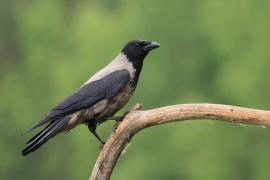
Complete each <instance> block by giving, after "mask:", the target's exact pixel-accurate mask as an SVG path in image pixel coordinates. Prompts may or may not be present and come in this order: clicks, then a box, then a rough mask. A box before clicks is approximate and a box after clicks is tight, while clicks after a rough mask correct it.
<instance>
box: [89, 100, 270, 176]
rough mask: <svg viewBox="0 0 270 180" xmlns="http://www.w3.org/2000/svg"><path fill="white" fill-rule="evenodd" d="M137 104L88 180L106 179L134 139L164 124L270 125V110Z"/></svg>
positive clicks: (112, 135) (220, 106) (202, 105)
mask: <svg viewBox="0 0 270 180" xmlns="http://www.w3.org/2000/svg"><path fill="white" fill-rule="evenodd" d="M140 108H141V105H139V104H137V105H135V106H134V107H133V108H132V110H131V111H130V113H128V114H127V115H126V116H125V118H124V119H123V121H121V123H120V124H119V126H118V128H117V129H116V131H115V132H113V133H112V134H111V135H110V137H109V138H108V140H107V142H106V144H105V145H104V147H103V149H102V151H101V152H100V154H99V157H98V159H97V161H96V164H95V166H94V169H93V171H92V175H91V177H90V178H89V180H107V179H109V178H110V176H111V173H112V171H113V168H114V166H115V164H116V163H117V160H118V158H119V156H120V154H121V152H122V151H123V149H124V148H125V146H126V145H127V144H128V143H129V141H130V140H131V138H132V137H133V136H134V135H135V134H136V133H137V132H139V131H140V130H142V129H145V128H147V127H150V126H155V125H159V124H163V123H169V122H175V121H183V120H191V119H216V120H223V121H229V122H235V123H245V124H256V125H260V126H269V125H270V111H264V110H257V109H250V108H242V107H236V106H230V105H220V104H180V105H173V106H166V107H162V108H157V109H152V110H147V111H141V110H140Z"/></svg>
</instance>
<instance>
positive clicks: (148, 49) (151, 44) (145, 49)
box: [143, 41, 160, 51]
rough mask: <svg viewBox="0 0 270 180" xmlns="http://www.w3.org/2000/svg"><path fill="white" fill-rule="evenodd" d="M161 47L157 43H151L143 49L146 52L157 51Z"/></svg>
mask: <svg viewBox="0 0 270 180" xmlns="http://www.w3.org/2000/svg"><path fill="white" fill-rule="evenodd" d="M159 47H160V44H158V43H157V42H154V41H150V42H149V43H147V45H145V46H144V47H143V50H144V51H151V50H153V49H157V48H159Z"/></svg>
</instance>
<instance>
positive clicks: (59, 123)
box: [22, 117, 69, 156]
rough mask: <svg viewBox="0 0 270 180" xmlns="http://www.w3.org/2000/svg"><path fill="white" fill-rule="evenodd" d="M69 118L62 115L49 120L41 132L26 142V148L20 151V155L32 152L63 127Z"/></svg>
mask: <svg viewBox="0 0 270 180" xmlns="http://www.w3.org/2000/svg"><path fill="white" fill-rule="evenodd" d="M68 120H69V118H68V117H63V118H61V119H57V120H55V121H53V122H51V123H50V124H49V125H48V126H47V127H45V128H44V129H43V130H42V131H41V132H39V133H38V134H36V135H35V136H34V137H33V138H31V139H30V140H29V141H28V142H27V146H26V148H25V149H24V150H23V151H22V155H24V156H26V155H27V154H29V153H31V152H34V151H35V150H37V149H38V148H39V147H40V146H42V145H43V144H44V143H45V142H47V141H48V140H49V139H50V138H52V137H53V136H54V135H56V133H57V132H58V131H59V130H60V129H61V128H62V127H63V125H64V124H66V122H67V121H68Z"/></svg>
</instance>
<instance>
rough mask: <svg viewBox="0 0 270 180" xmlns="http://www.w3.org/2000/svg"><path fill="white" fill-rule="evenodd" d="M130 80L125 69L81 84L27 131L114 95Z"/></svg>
mask: <svg viewBox="0 0 270 180" xmlns="http://www.w3.org/2000/svg"><path fill="white" fill-rule="evenodd" d="M129 80H130V74H129V72H128V71H127V70H124V69H123V70H117V71H114V72H112V73H110V74H108V75H107V76H105V77H103V78H102V79H100V80H97V81H93V82H90V83H88V84H86V85H84V86H82V87H81V88H80V89H79V90H78V91H76V92H75V93H74V94H72V95H71V96H69V97H67V98H66V99H64V100H63V101H62V102H61V103H60V104H58V105H57V106H55V107H54V108H53V109H52V110H51V112H50V113H49V114H48V115H47V116H45V117H44V118H43V119H42V120H40V121H39V122H37V123H36V124H35V125H34V126H32V127H31V128H30V129H29V130H28V131H31V130H33V129H35V128H37V127H39V126H41V125H43V124H45V123H47V122H50V121H54V120H57V119H59V118H62V117H64V116H66V115H69V114H71V113H74V112H76V111H78V110H81V109H85V108H88V107H90V106H92V105H94V104H95V103H97V102H98V101H100V100H102V99H105V98H106V99H109V98H111V97H113V96H115V95H116V94H117V93H118V92H119V91H120V90H121V89H122V88H124V87H125V86H126V85H127V83H128V82H129Z"/></svg>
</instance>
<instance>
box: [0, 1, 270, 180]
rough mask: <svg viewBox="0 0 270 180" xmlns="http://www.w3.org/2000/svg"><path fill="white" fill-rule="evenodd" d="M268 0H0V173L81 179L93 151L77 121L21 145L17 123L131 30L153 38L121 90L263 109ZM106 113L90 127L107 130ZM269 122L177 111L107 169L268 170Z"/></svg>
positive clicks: (256, 174)
mask: <svg viewBox="0 0 270 180" xmlns="http://www.w3.org/2000/svg"><path fill="white" fill-rule="evenodd" d="M269 17H270V1H267V0H237V1H235V0H218V1H217V0H180V1H174V0H168V1H156V0H149V1H145V0H137V1H124V0H114V1H109V0H100V1H97V0H92V1H86V0H79V1H71V0H59V1H53V0H46V1H37V0H26V1H19V0H9V1H8V0H2V1H0V118H1V122H2V125H1V132H0V133H1V136H0V143H1V146H0V159H1V163H0V179H3V180H4V179H5V180H6V179H8V180H11V179H12V180H13V179H14V180H15V179H39V180H43V179H44V180H45V179H87V178H88V176H89V174H90V172H91V169H92V167H93V165H94V162H95V160H96V158H97V155H98V153H99V150H98V142H97V140H96V139H95V138H94V136H92V135H90V134H89V132H88V130H87V128H85V127H84V126H80V127H77V128H76V129H74V130H72V131H71V132H69V133H68V134H67V135H64V134H63V135H59V136H57V137H56V138H54V139H53V140H51V141H49V142H48V143H47V144H46V145H45V146H43V147H42V148H41V149H40V150H38V151H36V152H35V153H33V154H31V155H30V156H27V157H22V156H21V154H20V151H21V150H22V148H23V147H24V145H25V142H26V140H27V139H28V138H29V137H30V136H31V135H33V134H31V135H30V134H27V133H26V132H25V131H26V129H27V128H29V127H30V126H31V125H32V124H33V123H34V122H36V121H37V120H39V119H41V118H42V117H43V116H44V115H46V113H47V112H48V111H49V110H50V108H51V107H52V106H54V105H55V104H56V103H58V102H59V101H60V100H61V99H63V98H64V97H65V96H67V95H69V94H70V93H71V92H72V91H74V90H75V89H76V88H78V87H79V86H80V85H81V84H82V83H83V82H84V81H85V80H86V79H87V78H88V77H89V76H90V75H91V74H93V73H94V72H95V71H97V70H98V69H99V68H101V67H103V66H105V65H106V64H107V63H109V62H110V61H111V60H112V59H113V58H114V57H115V56H116V54H117V53H118V52H119V50H120V49H121V48H122V46H123V45H124V44H125V43H126V42H127V41H128V40H130V39H149V40H155V41H157V42H159V43H160V44H161V48H160V49H158V50H157V51H155V52H153V53H151V55H149V56H148V58H147V59H146V61H145V64H144V69H143V72H142V75H141V78H140V82H139V84H138V88H137V91H136V93H135V95H134V97H133V98H132V100H131V102H130V103H129V104H128V105H127V106H126V107H125V108H124V110H122V112H124V111H125V110H127V109H129V108H130V107H131V106H132V104H134V103H136V102H140V103H143V104H144V109H149V108H155V107H160V106H165V105H170V104H178V103H193V102H198V103H199V102H210V103H224V104H232V105H240V106H245V107H253V108H261V109H270V83H269V80H268V78H269V75H270V71H269V67H270V52H269V47H270V33H269V32H270V22H269ZM111 129H112V123H111V122H107V123H105V124H104V125H102V126H100V127H99V129H98V131H99V133H101V134H102V136H103V137H107V136H108V135H109V134H110V132H111ZM269 139H270V131H269V129H268V128H266V129H263V128H261V127H257V126H250V125H248V126H245V127H241V126H239V125H238V124H230V123H224V122H213V121H210V120H209V121H188V122H182V123H174V124H167V125H163V126H159V127H155V128H150V129H148V130H145V131H143V132H141V133H139V134H138V135H137V136H136V137H135V138H134V139H133V140H132V142H131V145H130V146H129V148H128V150H127V153H126V154H125V155H123V156H122V157H121V159H120V161H119V163H118V164H117V166H116V168H115V170H114V172H113V175H112V179H117V180H120V179H129V180H133V179H134V180H137V179H147V180H156V179H185V180H197V179H200V180H217V179H218V180H228V179H235V180H236V179H237V180H238V179H245V180H253V179H256V180H268V179H270V173H269V169H268V167H269V165H270V154H269V150H270V141H269Z"/></svg>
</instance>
